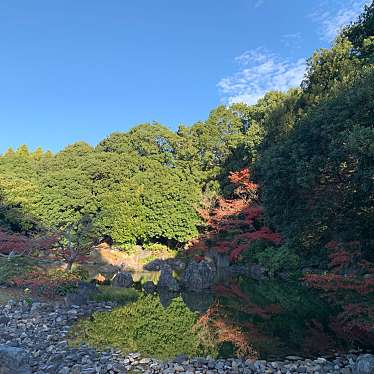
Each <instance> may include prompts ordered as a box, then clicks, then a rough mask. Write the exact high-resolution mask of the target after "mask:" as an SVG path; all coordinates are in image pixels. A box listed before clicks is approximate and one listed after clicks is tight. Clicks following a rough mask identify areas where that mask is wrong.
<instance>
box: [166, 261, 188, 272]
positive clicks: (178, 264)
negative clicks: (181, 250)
mask: <svg viewBox="0 0 374 374" xmlns="http://www.w3.org/2000/svg"><path fill="white" fill-rule="evenodd" d="M165 262H166V264H168V265H169V266H170V267H171V268H172V269H173V270H174V271H179V270H184V269H185V268H186V264H185V263H184V262H183V261H182V260H179V259H178V258H168V259H166V260H165Z"/></svg>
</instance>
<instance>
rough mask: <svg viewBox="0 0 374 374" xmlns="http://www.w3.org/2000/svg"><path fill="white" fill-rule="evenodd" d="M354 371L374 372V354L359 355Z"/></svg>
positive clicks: (358, 373) (366, 373) (369, 373)
mask: <svg viewBox="0 0 374 374" xmlns="http://www.w3.org/2000/svg"><path fill="white" fill-rule="evenodd" d="M353 372H354V374H372V373H374V355H372V354H364V355H360V356H358V359H357V361H356V365H355V368H354V371H353Z"/></svg>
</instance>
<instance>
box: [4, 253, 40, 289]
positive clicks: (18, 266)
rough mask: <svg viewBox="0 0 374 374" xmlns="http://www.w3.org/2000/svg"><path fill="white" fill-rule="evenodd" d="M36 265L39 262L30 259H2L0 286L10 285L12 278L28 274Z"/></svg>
mask: <svg viewBox="0 0 374 374" xmlns="http://www.w3.org/2000/svg"><path fill="white" fill-rule="evenodd" d="M36 264H37V261H36V260H34V259H33V258H30V257H13V258H10V259H8V258H2V257H0V284H8V282H9V281H10V280H11V279H12V278H14V277H16V276H19V275H25V274H27V273H28V272H30V271H31V270H33V268H34V267H35V266H36Z"/></svg>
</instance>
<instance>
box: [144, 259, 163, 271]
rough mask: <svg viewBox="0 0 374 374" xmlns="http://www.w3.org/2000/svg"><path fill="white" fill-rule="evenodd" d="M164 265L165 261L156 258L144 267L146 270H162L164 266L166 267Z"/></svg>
mask: <svg viewBox="0 0 374 374" xmlns="http://www.w3.org/2000/svg"><path fill="white" fill-rule="evenodd" d="M164 266H165V261H164V260H162V259H160V258H156V259H155V260H153V261H151V262H148V264H145V265H144V266H143V269H144V270H146V271H160V270H161V269H162V268H164Z"/></svg>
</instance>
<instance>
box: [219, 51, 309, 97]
mask: <svg viewBox="0 0 374 374" xmlns="http://www.w3.org/2000/svg"><path fill="white" fill-rule="evenodd" d="M235 60H236V61H237V62H238V64H239V66H240V68H241V69H240V70H239V71H238V72H237V73H235V74H234V75H232V76H230V77H227V78H223V79H221V80H220V82H219V83H218V85H217V86H218V87H219V89H220V92H221V94H222V99H223V101H224V102H226V103H228V104H233V103H238V102H244V103H247V104H254V103H256V102H257V100H258V99H259V98H261V97H262V96H264V94H265V93H266V92H268V91H270V90H278V91H286V90H287V89H289V88H290V87H295V86H298V85H300V82H301V81H302V79H303V77H304V72H305V68H306V62H305V59H303V58H301V59H298V60H296V61H289V60H284V59H281V58H280V57H279V56H277V55H275V54H272V53H269V52H267V51H266V50H264V49H256V50H251V51H246V52H244V53H243V54H241V55H240V56H238V57H237V58H236V59H235Z"/></svg>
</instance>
